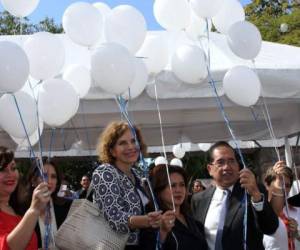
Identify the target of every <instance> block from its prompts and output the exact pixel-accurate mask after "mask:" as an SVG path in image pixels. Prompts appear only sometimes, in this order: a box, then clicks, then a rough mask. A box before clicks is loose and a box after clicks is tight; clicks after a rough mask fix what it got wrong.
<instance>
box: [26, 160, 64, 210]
mask: <svg viewBox="0 0 300 250" xmlns="http://www.w3.org/2000/svg"><path fill="white" fill-rule="evenodd" d="M37 164H38V161H34V162H33V164H32V166H31V167H30V169H29V170H28V173H27V175H26V176H25V177H24V178H23V180H22V186H23V187H24V192H25V193H24V196H23V197H22V200H21V201H20V202H21V203H23V204H24V209H23V211H22V213H23V214H24V213H25V212H26V210H27V209H28V208H29V207H30V204H31V199H32V194H33V190H34V189H35V185H34V184H35V183H36V182H37V180H38V178H39V177H41V173H40V170H39V167H38V166H37ZM43 165H51V166H53V168H54V170H55V173H56V176H57V183H56V189H55V191H54V192H53V193H52V194H51V197H52V200H53V202H54V203H62V201H63V200H62V199H61V198H59V197H57V193H58V191H59V188H60V185H61V175H60V172H59V169H58V167H57V165H56V163H55V162H54V161H53V160H50V159H49V158H43Z"/></svg>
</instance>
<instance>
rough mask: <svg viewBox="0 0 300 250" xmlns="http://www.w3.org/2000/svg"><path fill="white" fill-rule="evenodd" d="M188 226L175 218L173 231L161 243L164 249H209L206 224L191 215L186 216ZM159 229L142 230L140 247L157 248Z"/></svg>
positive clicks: (150, 249)
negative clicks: (206, 238) (205, 229)
mask: <svg viewBox="0 0 300 250" xmlns="http://www.w3.org/2000/svg"><path fill="white" fill-rule="evenodd" d="M185 220H186V222H187V226H186V225H184V224H182V223H181V222H180V221H179V220H177V219H176V220H175V225H174V227H173V229H172V231H171V232H170V233H169V234H168V235H167V238H166V240H165V242H164V243H163V244H162V245H161V247H162V249H163V250H174V249H177V250H207V249H208V247H207V243H206V240H205V234H204V226H203V224H201V223H200V222H198V221H196V220H195V219H193V218H192V217H190V216H185ZM156 238H157V230H156V231H155V230H147V229H146V230H142V232H141V237H140V247H141V249H143V250H155V247H156Z"/></svg>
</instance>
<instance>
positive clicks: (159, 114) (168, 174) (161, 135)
mask: <svg viewBox="0 0 300 250" xmlns="http://www.w3.org/2000/svg"><path fill="white" fill-rule="evenodd" d="M154 93H155V100H156V108H157V114H158V120H159V127H160V137H161V143H162V147H163V153H164V157H165V159H167V154H166V147H165V138H164V132H163V125H162V119H161V113H160V107H159V100H158V95H157V88H156V79H155V81H154ZM165 166H166V171H167V177H168V184H169V188H170V191H171V200H172V206H173V211H174V212H175V202H174V196H173V192H172V183H171V179H170V173H169V167H168V163H167V164H165Z"/></svg>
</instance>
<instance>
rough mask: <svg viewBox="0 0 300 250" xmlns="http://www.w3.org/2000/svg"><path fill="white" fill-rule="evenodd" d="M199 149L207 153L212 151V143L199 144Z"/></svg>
mask: <svg viewBox="0 0 300 250" xmlns="http://www.w3.org/2000/svg"><path fill="white" fill-rule="evenodd" d="M198 147H199V149H200V150H202V151H204V152H206V151H208V150H209V149H210V147H211V143H198Z"/></svg>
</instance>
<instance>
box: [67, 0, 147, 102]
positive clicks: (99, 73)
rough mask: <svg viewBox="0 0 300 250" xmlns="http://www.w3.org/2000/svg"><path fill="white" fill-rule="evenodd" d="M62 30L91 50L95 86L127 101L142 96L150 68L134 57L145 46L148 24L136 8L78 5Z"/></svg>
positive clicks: (81, 3) (72, 5)
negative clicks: (121, 96)
mask: <svg viewBox="0 0 300 250" xmlns="http://www.w3.org/2000/svg"><path fill="white" fill-rule="evenodd" d="M63 28H64V30H65V32H66V34H67V36H69V38H70V39H71V40H72V41H73V42H74V43H77V44H79V45H82V46H86V47H89V48H91V49H92V55H91V77H92V79H93V80H94V83H95V85H96V86H98V87H100V88H101V89H103V90H104V91H106V92H108V93H111V94H115V95H123V96H124V97H125V98H127V99H128V98H135V97H137V96H138V95H140V94H141V92H142V91H143V90H144V88H145V87H146V84H147V80H148V67H147V66H146V65H145V64H144V61H143V60H141V59H137V58H135V54H136V53H137V51H138V50H139V49H140V48H141V46H142V44H143V43H144V40H145V38H146V33H147V25H146V21H145V19H144V17H143V15H142V14H141V13H140V12H139V11H138V10H137V9H136V8H134V7H132V6H129V5H119V6H117V7H115V8H113V9H110V7H109V6H107V5H105V4H104V3H100V2H99V3H94V4H93V5H92V4H89V3H83V2H77V3H74V4H71V5H70V6H69V7H68V8H67V9H66V11H65V13H64V15H63ZM64 79H66V78H64ZM128 89H129V91H128Z"/></svg>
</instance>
